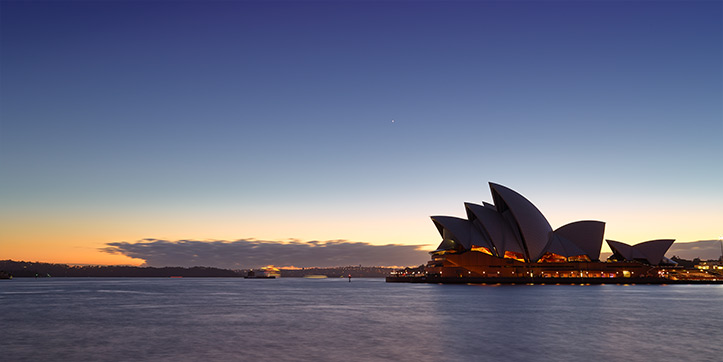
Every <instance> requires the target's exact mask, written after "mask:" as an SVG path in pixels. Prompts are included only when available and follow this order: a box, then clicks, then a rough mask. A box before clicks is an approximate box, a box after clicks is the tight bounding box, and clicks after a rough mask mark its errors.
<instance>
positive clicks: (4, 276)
mask: <svg viewBox="0 0 723 362" xmlns="http://www.w3.org/2000/svg"><path fill="white" fill-rule="evenodd" d="M12 278H13V276H12V275H11V274H10V273H6V272H4V271H0V279H12Z"/></svg>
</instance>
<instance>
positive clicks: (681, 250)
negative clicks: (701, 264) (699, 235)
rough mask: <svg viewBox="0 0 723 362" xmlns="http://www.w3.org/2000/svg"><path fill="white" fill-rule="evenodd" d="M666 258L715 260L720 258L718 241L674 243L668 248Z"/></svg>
mask: <svg viewBox="0 0 723 362" xmlns="http://www.w3.org/2000/svg"><path fill="white" fill-rule="evenodd" d="M665 255H666V256H667V257H669V258H670V257H673V256H677V257H679V258H681V259H688V260H693V259H695V258H698V259H700V260H717V259H719V258H720V257H721V241H720V240H699V241H691V242H677V241H676V242H675V243H673V246H671V247H670V249H669V250H668V252H667V253H665Z"/></svg>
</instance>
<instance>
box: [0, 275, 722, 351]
mask: <svg viewBox="0 0 723 362" xmlns="http://www.w3.org/2000/svg"><path fill="white" fill-rule="evenodd" d="M0 307H2V311H1V313H0V328H1V330H2V336H1V338H0V351H2V352H0V355H1V356H2V357H0V359H2V360H3V361H70V360H73V361H131V360H140V361H201V360H207V361H582V360H585V361H602V360H607V361H654V360H664V361H672V360H678V361H722V360H723V357H721V356H723V286H721V285H589V286H579V285H578V286H575V285H572V286H570V285H507V286H482V285H436V284H435V285H427V284H405V283H385V282H384V280H383V279H354V280H352V282H351V283H349V282H348V281H347V280H346V279H298V278H285V279H284V278H282V279H256V280H252V279H237V278H193V279H192V278H184V279H160V278H121V279H111V278H53V279H23V278H16V279H13V280H2V281H0Z"/></svg>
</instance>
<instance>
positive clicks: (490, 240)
mask: <svg viewBox="0 0 723 362" xmlns="http://www.w3.org/2000/svg"><path fill="white" fill-rule="evenodd" d="M489 186H490V191H491V193H492V200H493V201H494V203H486V202H485V203H483V204H482V205H479V204H473V203H465V205H464V206H465V210H466V214H467V218H458V217H452V216H432V221H433V222H434V225H435V226H436V227H437V230H438V231H439V234H440V235H441V236H442V242H441V243H440V244H439V246H438V247H437V249H436V250H435V251H433V252H432V253H431V254H432V260H431V261H430V262H429V263H428V264H427V266H426V268H425V272H426V273H427V274H429V275H431V276H440V277H441V276H446V277H467V278H474V277H477V278H490V277H501V278H520V277H529V278H538V277H552V278H560V277H568V278H569V277H573V278H581V277H584V278H593V277H595V278H618V277H642V276H644V275H647V274H650V273H651V270H652V269H651V267H654V266H657V265H660V264H661V263H667V262H670V261H669V260H668V259H666V258H665V257H664V255H665V252H666V251H667V250H668V248H669V247H670V246H671V245H672V243H673V240H653V241H648V242H644V243H640V244H637V245H634V246H631V245H627V244H624V243H621V242H617V241H612V240H608V241H607V242H608V245H610V248H611V249H612V250H613V256H612V257H611V258H610V259H609V260H608V261H607V262H601V261H600V249H601V247H602V242H603V235H604V233H605V223H604V222H602V221H593V220H584V221H575V222H572V223H569V224H566V225H563V226H561V227H559V228H557V229H554V230H553V229H552V227H551V226H550V223H549V222H548V221H547V219H546V218H545V216H544V215H543V214H542V213H541V212H540V210H538V209H537V207H535V205H533V204H532V203H531V202H530V201H529V200H527V199H526V198H525V197H523V196H522V195H520V194H519V193H517V192H515V191H513V190H511V189H509V188H507V187H505V186H502V185H499V184H495V183H490V184H489Z"/></svg>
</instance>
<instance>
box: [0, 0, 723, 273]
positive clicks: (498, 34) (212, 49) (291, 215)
mask: <svg viewBox="0 0 723 362" xmlns="http://www.w3.org/2000/svg"><path fill="white" fill-rule="evenodd" d="M1 6H2V12H1V13H0V17H1V19H0V20H1V24H0V27H1V28H0V29H1V30H2V31H1V34H0V40H1V43H0V46H1V48H0V50H1V53H0V57H1V58H0V61H1V62H0V76H1V78H0V91H1V94H0V96H1V98H0V106H1V108H0V112H1V113H0V116H1V119H0V121H1V122H2V123H1V124H0V126H1V128H0V162H2V169H1V170H0V172H1V174H0V177H1V178H0V183H1V185H2V187H1V189H0V192H1V194H0V197H1V198H2V202H0V204H1V205H0V208H1V210H0V213H1V214H0V216H2V221H0V223H1V224H2V225H0V229H2V230H3V231H1V232H0V233H2V234H0V236H1V239H0V243H1V244H2V249H4V250H3V251H0V254H2V255H0V258H3V257H5V258H14V259H33V260H35V259H38V260H45V261H60V262H71V263H72V262H109V263H114V262H126V261H127V260H125V259H122V258H121V257H120V256H114V258H116V259H108V258H110V257H109V256H104V255H103V254H102V253H100V252H99V251H98V248H100V247H103V245H105V244H106V243H110V242H119V241H134V240H140V239H142V238H160V239H168V240H174V239H175V240H177V239H197V240H205V239H226V240H235V239H239V238H260V239H265V240H285V239H289V238H296V239H301V240H332V239H345V240H352V241H362V242H370V243H372V244H386V243H401V244H435V245H431V246H436V243H437V242H438V240H439V236H438V235H437V232H436V229H435V228H434V226H433V224H432V223H431V221H429V219H428V216H429V215H433V214H448V215H456V216H464V208H463V202H465V201H471V202H481V201H483V200H486V201H491V197H490V195H489V191H488V187H487V185H486V182H487V181H493V182H497V183H500V184H503V185H506V186H508V187H510V188H513V189H515V190H517V191H519V192H520V193H522V194H523V195H525V196H526V197H528V198H529V199H530V200H531V201H532V202H533V203H534V204H535V205H537V206H538V208H539V209H540V210H541V211H542V212H543V213H544V214H545V215H546V216H547V217H548V219H549V220H550V223H551V224H552V226H553V227H558V226H561V225H563V224H565V223H567V222H570V221H575V220H579V219H598V220H603V221H606V222H607V232H606V237H607V238H611V239H617V240H621V241H625V242H630V243H636V242H639V241H644V240H649V239H655V238H676V239H678V240H679V241H692V240H700V239H715V238H718V237H719V236H721V235H723V142H721V139H723V108H722V99H723V71H722V64H723V45H722V44H723V27H722V24H723V20H722V14H723V3H721V2H719V1H691V2H679V1H670V2H656V1H642V2H635V1H620V2H617V1H616V2H596V1H580V2H571V1H559V2H557V1H556V2H552V1H550V2H548V1H538V2H522V1H514V2H498V1H490V2H484V1H483V2H423V3H420V2H401V1H395V2H304V1H300V2H256V1H254V2H225V1H218V2H214V1H211V2H200V1H199V2H195V1H186V2H175V1H171V2H166V1H133V2H121V1H96V2H90V1H89V2H85V1H67V2H66V1H52V2H16V1H2V5H1ZM392 120H394V122H392Z"/></svg>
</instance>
